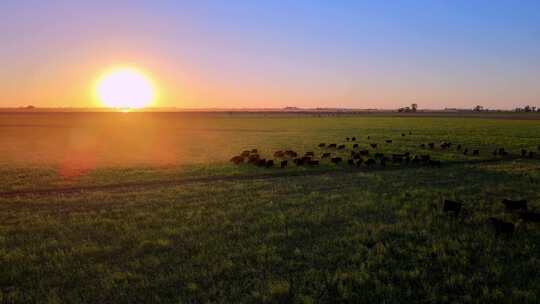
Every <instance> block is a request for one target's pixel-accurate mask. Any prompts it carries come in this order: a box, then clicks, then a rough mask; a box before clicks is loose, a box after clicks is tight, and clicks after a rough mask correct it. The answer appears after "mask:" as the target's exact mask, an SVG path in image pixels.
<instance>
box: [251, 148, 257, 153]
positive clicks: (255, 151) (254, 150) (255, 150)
mask: <svg viewBox="0 0 540 304" xmlns="http://www.w3.org/2000/svg"><path fill="white" fill-rule="evenodd" d="M251 153H255V154H257V153H259V151H258V150H257V149H251Z"/></svg>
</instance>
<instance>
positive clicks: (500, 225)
mask: <svg viewBox="0 0 540 304" xmlns="http://www.w3.org/2000/svg"><path fill="white" fill-rule="evenodd" d="M488 220H489V222H490V223H491V225H492V226H493V228H495V234H496V235H500V234H506V235H512V234H513V233H514V230H515V229H516V228H515V226H514V224H512V223H508V222H505V221H503V220H500V219H497V218H494V217H490V218H489V219H488Z"/></svg>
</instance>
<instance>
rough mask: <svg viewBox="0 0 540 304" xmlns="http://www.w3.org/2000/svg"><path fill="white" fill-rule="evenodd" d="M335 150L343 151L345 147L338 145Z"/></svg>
mask: <svg viewBox="0 0 540 304" xmlns="http://www.w3.org/2000/svg"><path fill="white" fill-rule="evenodd" d="M337 148H338V150H343V149H345V145H339V146H338V147H337Z"/></svg>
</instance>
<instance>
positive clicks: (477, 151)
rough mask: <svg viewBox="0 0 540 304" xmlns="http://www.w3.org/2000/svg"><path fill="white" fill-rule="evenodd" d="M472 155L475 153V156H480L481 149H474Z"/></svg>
mask: <svg viewBox="0 0 540 304" xmlns="http://www.w3.org/2000/svg"><path fill="white" fill-rule="evenodd" d="M472 155H473V156H479V155H480V151H479V150H473V151H472Z"/></svg>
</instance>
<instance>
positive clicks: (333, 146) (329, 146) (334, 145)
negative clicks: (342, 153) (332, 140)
mask: <svg viewBox="0 0 540 304" xmlns="http://www.w3.org/2000/svg"><path fill="white" fill-rule="evenodd" d="M328 148H337V144H329V145H328Z"/></svg>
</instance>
